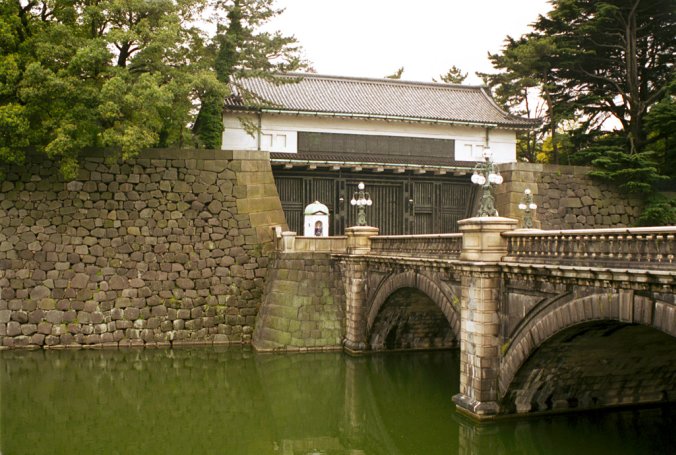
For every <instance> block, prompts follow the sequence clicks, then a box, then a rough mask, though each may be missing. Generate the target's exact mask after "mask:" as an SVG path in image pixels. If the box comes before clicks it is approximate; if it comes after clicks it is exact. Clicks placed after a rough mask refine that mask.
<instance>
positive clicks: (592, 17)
mask: <svg viewBox="0 0 676 455" xmlns="http://www.w3.org/2000/svg"><path fill="white" fill-rule="evenodd" d="M552 5H553V7H554V9H553V10H552V11H551V12H550V13H549V14H548V15H547V16H546V17H545V16H540V18H539V19H538V20H537V21H536V23H535V24H534V27H535V31H536V32H537V34H538V35H544V36H546V37H549V38H550V39H552V40H553V42H554V45H555V46H556V49H557V53H556V54H555V55H553V58H551V59H549V60H550V61H551V63H552V73H553V76H554V79H555V81H556V83H558V84H561V87H562V89H563V90H564V91H565V93H566V94H567V95H568V97H569V99H568V100H567V102H568V103H569V104H570V105H571V106H572V108H574V109H575V110H576V111H577V112H578V113H579V114H580V115H581V116H582V117H584V120H583V122H582V124H583V126H584V127H585V128H590V129H592V130H595V129H599V128H600V124H601V123H603V120H604V119H605V118H606V117H607V116H609V115H610V116H613V117H614V118H615V119H617V121H619V122H620V124H621V125H622V131H623V133H624V135H625V138H626V141H627V146H626V150H627V152H628V153H632V154H633V153H639V152H641V151H642V150H643V149H644V147H645V146H646V145H647V143H648V138H647V132H646V129H645V125H644V119H645V116H646V114H647V112H648V110H649V108H650V106H652V105H653V104H655V103H656V102H657V101H659V100H660V99H661V98H662V97H663V96H664V94H665V91H666V89H667V86H668V85H669V83H670V82H671V80H672V78H673V74H674V73H673V71H674V70H673V56H674V53H675V51H676V41H675V40H674V36H676V21H675V20H674V19H675V14H676V9H675V8H674V3H673V0H606V1H597V0H554V1H553V2H552Z"/></svg>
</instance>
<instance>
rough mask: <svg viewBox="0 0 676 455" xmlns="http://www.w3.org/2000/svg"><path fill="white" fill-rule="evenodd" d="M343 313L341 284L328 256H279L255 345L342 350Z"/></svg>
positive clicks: (272, 348)
mask: <svg viewBox="0 0 676 455" xmlns="http://www.w3.org/2000/svg"><path fill="white" fill-rule="evenodd" d="M344 315H345V298H344V289H343V280H342V276H341V273H340V269H339V267H338V264H337V263H336V261H333V260H331V254H330V253H317V252H301V253H278V254H277V257H276V258H275V259H274V261H273V262H272V264H271V265H270V270H269V274H268V278H267V285H266V289H265V296H264V301H263V305H262V307H261V310H260V313H259V315H258V318H257V320H256V330H255V332H254V336H253V345H254V347H255V348H256V349H257V350H259V351H276V350H289V351H307V350H333V349H342V342H343V337H344V334H345V329H344V325H345V316H344Z"/></svg>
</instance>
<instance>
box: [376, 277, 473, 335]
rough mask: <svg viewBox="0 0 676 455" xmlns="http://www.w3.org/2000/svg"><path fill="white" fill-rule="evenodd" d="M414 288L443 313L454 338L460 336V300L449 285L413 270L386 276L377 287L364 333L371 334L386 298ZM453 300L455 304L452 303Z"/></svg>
mask: <svg viewBox="0 0 676 455" xmlns="http://www.w3.org/2000/svg"><path fill="white" fill-rule="evenodd" d="M407 288H410V289H414V290H417V291H419V292H421V293H422V294H424V295H425V296H426V297H427V298H429V300H430V301H431V302H432V304H434V305H435V306H436V307H437V308H438V309H439V310H441V313H443V315H444V317H445V319H446V321H447V322H448V324H449V326H450V328H451V331H452V332H453V335H454V336H455V339H456V340H459V338H460V308H459V307H460V301H459V297H455V295H454V293H453V291H452V290H451V289H450V287H449V286H447V285H443V284H442V283H438V282H437V281H435V280H434V279H432V278H430V277H428V276H426V275H424V274H421V273H418V272H416V271H413V270H409V271H406V272H402V273H398V274H394V275H391V276H389V277H388V278H386V279H385V280H384V281H383V282H382V283H381V284H380V286H379V287H378V289H377V290H376V292H375V295H374V296H373V298H372V300H371V302H370V305H369V306H368V308H369V310H368V315H367V320H366V335H367V339H369V338H370V337H371V335H372V331H373V328H374V324H375V323H376V319H377V317H378V315H379V314H380V312H381V310H382V309H383V306H384V305H385V304H386V302H387V301H388V299H389V298H390V297H391V296H393V295H395V294H396V293H397V292H398V291H401V290H404V289H407ZM454 302H455V305H454Z"/></svg>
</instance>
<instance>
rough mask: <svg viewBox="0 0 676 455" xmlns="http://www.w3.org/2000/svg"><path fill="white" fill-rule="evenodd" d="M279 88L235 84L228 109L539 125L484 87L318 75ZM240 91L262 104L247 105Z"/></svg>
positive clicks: (258, 82)
mask: <svg viewBox="0 0 676 455" xmlns="http://www.w3.org/2000/svg"><path fill="white" fill-rule="evenodd" d="M279 77H280V78H281V79H282V80H284V79H286V80H287V81H288V82H286V81H283V83H281V84H275V83H272V82H270V81H267V80H264V79H261V78H247V79H238V80H236V81H234V84H233V87H234V88H235V89H234V90H233V91H234V92H235V95H234V96H231V97H229V98H227V99H226V109H228V110H238V109H242V108H256V109H260V110H262V111H264V112H265V111H268V112H278V113H284V112H289V113H291V112H293V113H301V114H302V113H307V114H316V115H333V116H348V117H364V118H391V119H400V120H416V121H432V122H448V123H460V124H474V125H482V126H500V127H503V128H516V129H529V128H533V127H534V126H536V125H537V124H538V123H539V122H538V121H537V120H532V119H526V118H520V117H515V116H512V115H510V114H508V113H506V112H505V111H503V110H502V109H500V107H499V106H498V105H497V104H496V103H495V102H494V101H493V99H492V98H491V96H490V95H489V94H488V92H487V89H486V88H485V87H482V86H468V85H454V84H440V83H425V82H408V81H401V80H393V79H367V78H351V77H340V76H322V75H317V74H288V75H283V76H279ZM237 88H241V89H244V90H245V91H247V92H249V93H251V94H253V95H254V97H257V98H259V99H261V100H264V101H265V102H263V103H246V102H243V101H242V97H241V96H237Z"/></svg>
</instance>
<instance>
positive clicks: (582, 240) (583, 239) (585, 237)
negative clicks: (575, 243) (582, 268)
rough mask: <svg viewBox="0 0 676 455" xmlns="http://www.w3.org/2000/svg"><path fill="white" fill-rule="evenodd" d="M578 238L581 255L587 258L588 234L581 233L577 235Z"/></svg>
mask: <svg viewBox="0 0 676 455" xmlns="http://www.w3.org/2000/svg"><path fill="white" fill-rule="evenodd" d="M578 239H580V240H579V241H580V248H581V250H582V257H584V258H585V259H587V258H589V236H588V235H583V236H581V237H578Z"/></svg>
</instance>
